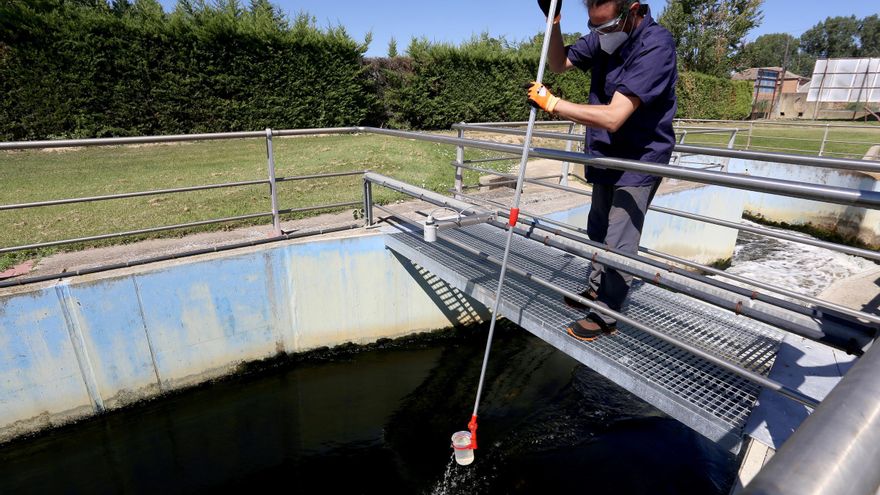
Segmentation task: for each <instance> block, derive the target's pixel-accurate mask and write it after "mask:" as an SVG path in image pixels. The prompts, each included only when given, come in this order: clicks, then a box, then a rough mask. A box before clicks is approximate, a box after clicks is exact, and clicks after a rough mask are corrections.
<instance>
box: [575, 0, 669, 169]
mask: <svg viewBox="0 0 880 495" xmlns="http://www.w3.org/2000/svg"><path fill="white" fill-rule="evenodd" d="M566 54H567V56H568V60H570V61H571V63H572V64H573V65H574V66H575V67H577V68H579V69H581V70H583V71H589V70H592V78H591V82H590V104H592V105H607V104H608V103H610V102H611V97H612V96H614V93H615V91H616V92H620V93H622V94H624V95H628V96H636V97H638V98H639V100H641V104H640V105H639V108H637V109H636V111H635V112H634V113H633V114H632V115H631V116H630V117H629V119H627V121H626V122H625V123H624V124H623V126H621V128H620V129H618V130H617V132H615V133H610V132H608V131H606V130H603V129H597V128H587V135H586V140H585V144H586V146H585V148H584V150H585V151H586V153H588V154H591V155H594V156H605V157H614V158H627V159H631V160H640V161H643V162H652V163H662V164H664V165H665V164H668V163H669V159H670V158H671V157H672V148H673V147H674V146H675V132H674V131H673V129H672V119H673V118H674V117H675V110H676V107H677V105H676V98H675V83H676V81H677V80H678V69H677V67H676V57H675V42H674V41H673V40H672V35H671V34H670V33H669V31H667V30H666V28H664V27H663V26H661V25H659V24H657V23H656V22H654V19H653V18H652V17H651V13H650V11H648V12H647V13H646V15H645V18H644V19H643V20H642V22H641V24H639V27H637V28H636V29H635V30H634V31H633V32H632V34H630V36H629V38H628V39H627V40H626V42H624V44H623V45H621V47H620V48H618V50H617V51H616V52H615V53H613V54H611V55H609V54H607V53H605V52H604V51H602V49H601V48H600V47H599V35H598V34H592V33H591V34H588V35H586V36H584V37H582V38H580V39H579V40H577V41H576V42H575V43H574V44H573V45H570V46H567V47H566ZM587 180H589V181H590V182H593V183H595V184H614V185H618V186H647V185H651V184H653V183H654V182H656V181H658V180H659V178H658V177H654V176H651V175H645V174H638V173H635V172H623V171H621V170H613V169H605V168H601V167H587Z"/></svg>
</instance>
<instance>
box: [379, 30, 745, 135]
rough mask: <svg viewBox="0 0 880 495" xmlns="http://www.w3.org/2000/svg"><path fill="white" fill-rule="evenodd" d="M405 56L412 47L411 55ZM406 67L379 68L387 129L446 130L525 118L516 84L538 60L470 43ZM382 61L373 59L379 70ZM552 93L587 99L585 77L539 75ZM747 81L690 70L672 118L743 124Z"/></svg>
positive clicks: (430, 50) (416, 58)
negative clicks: (457, 125)
mask: <svg viewBox="0 0 880 495" xmlns="http://www.w3.org/2000/svg"><path fill="white" fill-rule="evenodd" d="M411 51H412V50H411ZM383 60H386V61H387V60H388V59H383ZM407 60H408V62H407V63H405V64H400V63H399V64H398V65H397V66H396V68H395V69H394V70H388V69H386V73H385V75H384V76H383V81H384V84H385V90H384V95H383V97H384V98H385V109H386V114H385V120H386V121H387V122H388V123H389V125H391V126H394V127H405V128H416V129H445V128H448V127H449V126H450V125H452V124H454V123H456V122H460V121H471V122H476V121H515V120H525V119H527V118H528V112H529V107H528V106H526V105H525V104H524V100H525V98H524V91H523V90H522V88H521V83H524V82H528V81H530V80H532V79H533V78H534V72H535V67H537V65H538V57H537V56H534V54H532V55H524V54H522V53H521V52H520V51H516V50H507V51H497V50H488V49H481V48H474V47H469V46H464V47H458V48H456V47H449V46H435V47H427V48H421V49H418V50H416V51H415V53H413V57H412V58H411V59H407ZM383 63H387V62H377V61H373V64H374V65H376V64H378V65H382V64H383ZM545 79H546V82H547V85H548V86H549V87H550V88H551V89H552V90H553V92H554V94H556V95H557V96H560V97H562V98H565V99H567V100H571V101H575V102H581V103H585V102H587V101H588V95H589V87H590V77H589V75H588V74H586V73H584V72H581V71H578V70H571V71H568V72H566V73H565V74H552V73H550V72H549V71H548V72H547V75H546V77H545ZM751 91H752V90H751V84H750V83H749V82H748V81H732V80H730V79H721V78H717V77H712V76H708V75H705V74H700V73H695V72H682V73H680V74H679V83H678V86H677V88H676V92H677V95H678V114H677V117H679V118H701V119H743V118H747V117H748V116H749V112H750V110H751V102H752V94H751Z"/></svg>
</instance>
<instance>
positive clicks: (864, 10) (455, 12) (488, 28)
mask: <svg viewBox="0 0 880 495" xmlns="http://www.w3.org/2000/svg"><path fill="white" fill-rule="evenodd" d="M160 2H161V3H162V5H163V6H164V7H165V10H171V9H173V7H174V5H175V4H176V0H160ZM242 3H244V4H247V0H242ZM272 3H274V4H275V5H278V6H280V7H281V8H282V9H283V10H284V11H285V12H286V13H287V15H288V17H290V18H293V17H294V16H296V14H297V13H298V12H302V11H304V12H308V13H309V14H311V15H312V16H314V17H316V18H317V20H318V25H319V26H322V27H323V26H328V25H333V26H335V25H342V26H344V27H345V29H346V31H348V33H349V34H350V35H351V36H352V37H353V38H354V39H356V40H363V39H364V37H365V35H366V33H368V32H372V33H373V41H372V43H370V47H369V49H368V51H367V53H366V55H367V56H372V57H380V56H385V55H387V53H388V42H389V40H390V39H391V38H392V37H394V38H395V39H396V40H397V46H398V50H399V51H400V52H401V53H402V52H403V51H404V50H405V49H406V46H407V44H408V43H409V40H410V39H411V38H412V37H426V38H428V39H429V40H432V41H442V42H451V43H460V42H462V41H465V40H468V39H470V38H471V36H473V35H479V34H480V33H483V32H488V33H489V34H490V35H491V36H496V37H497V36H504V37H506V38H507V39H508V40H511V41H522V40H525V39H528V38H531V37H532V36H533V35H535V34H537V33H539V32H543V30H544V20H543V18H542V15H541V13H540V10H539V9H538V7H537V2H536V1H535V0H434V1H424V0H422V1H403V0H367V1H364V0H272ZM647 3H648V4H649V5H651V10H652V12H653V14H654V15H655V16H656V15H659V13H660V11H661V10H662V7H663V6H664V5H665V4H666V2H665V1H662V0H656V1H654V2H653V3H652V2H647ZM763 11H764V22H763V24H762V25H761V26H759V27H758V28H756V29H754V30H753V31H752V32H751V33H749V35H748V39H749V40H753V39H754V38H756V37H757V36H760V35H761V34H765V33H789V34H792V35H794V36H800V35H801V34H802V33H803V32H804V31H806V30H807V29H809V28H810V27H812V26H813V25H815V24H816V23H817V22H819V21H821V20H823V19H825V18H826V17H834V16H839V15H840V16H849V15H855V16H856V17H865V16H868V15H872V14H877V13H880V7H878V6H877V4H876V0H836V1H834V2H829V1H828V0H798V1H793V0H765V1H764V6H763ZM586 24H587V13H586V9H585V8H584V6H583V3H582V2H581V1H580V0H577V1H575V0H568V1H566V2H564V3H563V11H562V29H563V31H564V32H585V31H586Z"/></svg>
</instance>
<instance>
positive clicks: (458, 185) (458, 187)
mask: <svg viewBox="0 0 880 495" xmlns="http://www.w3.org/2000/svg"><path fill="white" fill-rule="evenodd" d="M462 124H464V122H462ZM458 139H464V129H459V130H458ZM455 163H457V164H458V165H464V145H461V144H460V145H458V146H457V147H456V148H455ZM461 176H462V168H461V167H455V192H456V195H455V199H460V197H459V194H461V192H462V191H463V188H464V185H463V184H462V178H461Z"/></svg>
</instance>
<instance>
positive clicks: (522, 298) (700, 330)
mask: <svg viewBox="0 0 880 495" xmlns="http://www.w3.org/2000/svg"><path fill="white" fill-rule="evenodd" d="M393 232H394V233H389V235H387V236H386V241H385V243H386V245H387V246H388V247H389V248H390V249H392V250H394V251H396V252H398V253H399V254H401V255H402V256H404V257H406V258H408V259H409V260H411V261H413V262H414V263H417V264H418V265H421V266H422V267H424V268H425V269H427V270H429V271H431V272H432V273H434V274H435V275H437V276H438V277H440V278H442V279H444V280H446V281H447V282H448V283H449V284H450V285H453V286H455V287H457V288H458V289H459V290H462V291H463V292H465V293H467V294H469V295H470V296H472V297H474V298H475V299H477V300H478V301H480V302H482V303H483V304H484V305H486V306H489V307H491V305H492V302H493V300H494V298H495V289H496V287H497V284H498V270H499V269H498V267H497V266H495V265H494V264H490V263H486V262H484V261H483V260H480V259H478V258H475V257H474V256H473V255H471V254H470V253H468V252H466V251H463V250H461V249H459V248H456V247H455V246H453V245H452V244H450V243H446V242H443V237H446V236H448V237H450V238H454V239H455V240H457V241H460V242H463V243H467V244H468V245H470V246H472V247H473V248H475V249H479V250H480V251H482V252H484V253H487V254H491V255H493V256H497V257H499V258H500V257H501V255H502V253H503V251H504V241H505V238H504V234H505V232H504V231H503V230H501V229H499V228H497V227H493V226H490V225H473V226H470V227H464V228H459V229H451V230H444V231H443V232H442V233H441V235H440V236H439V239H438V242H435V243H430V244H429V243H426V242H424V241H423V240H422V236H421V233H420V232H416V233H413V232H403V231H399V230H395V231H393ZM509 262H510V263H511V264H512V265H513V266H516V267H518V268H520V269H523V270H527V271H529V272H531V273H532V274H534V275H535V276H536V277H540V278H543V279H545V280H548V281H550V282H552V283H553V284H554V285H557V286H559V287H562V288H564V289H567V290H569V291H572V292H580V291H582V290H583V289H584V287H585V282H586V280H587V274H588V273H589V269H590V268H589V266H590V263H589V262H588V261H586V260H583V259H581V258H577V257H575V256H573V255H571V254H568V253H565V252H563V251H560V250H557V249H555V248H552V247H548V246H545V245H543V244H541V243H538V242H535V241H532V240H529V239H525V238H522V237H519V236H514V238H513V243H512V245H511V251H510V259H509ZM499 312H500V313H501V316H504V317H506V318H508V319H509V320H511V321H513V322H515V323H517V324H519V325H520V326H522V327H523V328H525V329H526V330H528V331H530V332H532V333H533V334H535V335H536V336H538V337H539V338H541V339H543V340H545V341H547V342H549V343H550V344H552V345H554V346H555V347H556V348H558V349H560V350H561V351H563V352H565V353H566V354H568V355H570V356H572V357H573V358H575V359H577V360H578V361H580V362H581V363H583V364H585V365H587V366H589V367H590V368H592V369H594V370H595V371H597V372H599V373H601V374H602V375H604V376H605V377H607V378H609V379H610V380H612V381H614V382H615V383H617V384H618V385H620V386H622V387H623V388H625V389H627V390H629V391H630V392H632V393H633V394H635V395H636V396H638V397H640V398H642V399H643V400H645V401H647V402H649V403H650V404H652V405H654V406H655V407H657V408H658V409H660V410H662V411H664V412H665V413H667V414H669V415H670V416H672V417H674V418H675V419H677V420H679V421H681V422H682V423H684V424H686V425H687V426H689V427H691V428H693V429H694V430H696V431H697V432H699V433H701V434H703V435H705V436H706V437H707V438H709V439H711V440H713V441H715V442H718V443H719V444H721V445H722V446H723V447H725V448H727V449H730V450H732V451H737V450H738V449H739V446H740V443H741V440H742V429H743V427H744V426H745V423H746V420H747V419H748V417H749V414H750V412H751V409H752V407H753V406H754V403H755V400H756V399H757V396H758V393H759V392H760V387H759V386H757V385H755V384H753V383H751V382H749V381H747V380H745V379H743V378H741V377H739V376H737V375H734V374H733V373H730V372H728V371H726V370H723V369H721V368H719V367H717V366H715V365H713V364H711V363H709V362H707V361H705V360H703V359H701V358H699V357H696V356H694V355H692V354H690V353H688V352H686V351H683V350H681V349H679V348H678V347H675V346H673V345H671V344H668V343H666V342H664V341H662V340H660V339H657V338H656V337H652V336H650V335H648V334H645V333H644V332H641V331H639V330H636V329H634V328H632V327H629V326H627V325H619V326H618V330H619V331H618V333H617V334H616V335H614V336H605V337H602V338H600V339H597V340H595V341H593V342H589V343H584V342H580V341H577V340H575V339H573V338H571V337H570V336H569V335H567V334H566V333H565V328H566V326H567V324H568V323H570V322H571V321H572V320H575V319H578V318H581V317H583V313H582V312H579V311H577V310H574V309H572V308H569V307H568V306H566V305H565V304H564V303H563V302H562V299H561V297H560V296H559V295H558V294H557V293H555V292H553V291H552V290H549V289H547V288H545V287H542V286H540V285H538V284H536V283H534V282H531V281H529V280H528V279H526V278H525V277H521V276H519V275H516V274H513V273H510V272H508V275H507V279H506V281H505V286H504V291H503V294H502V301H501V305H500V309H499ZM622 312H623V313H624V314H625V315H627V316H629V317H630V318H633V319H635V320H637V321H639V322H642V323H644V324H646V325H648V326H650V327H652V328H654V329H656V330H658V331H662V332H665V333H667V334H669V335H672V336H675V337H676V338H678V339H680V340H683V341H686V342H688V343H689V344H691V345H694V346H697V347H699V348H701V349H703V350H705V351H707V352H710V353H712V354H714V355H716V356H719V357H721V358H723V359H725V360H727V361H730V362H732V363H735V364H738V365H740V366H743V367H745V368H747V369H749V370H751V371H754V372H756V373H760V374H764V375H766V374H767V373H768V372H769V370H770V368H771V366H772V365H773V360H774V359H775V356H776V353H777V350H778V348H779V343H780V341H781V340H782V336H783V334H782V332H780V331H778V330H776V329H774V328H772V327H769V326H767V325H764V324H762V323H759V322H756V321H753V320H750V319H748V318H745V317H743V316H738V315H735V314H734V313H732V312H729V311H726V310H723V309H720V308H717V307H714V306H710V305H708V304H705V303H703V302H701V301H697V300H695V299H693V298H691V297H689V296H686V295H683V294H679V293H674V292H671V291H668V290H665V289H662V288H659V287H655V286H652V285H648V284H645V283H642V282H641V281H639V280H635V281H634V282H633V287H632V290H631V292H630V296H629V298H628V300H627V303H626V304H625V305H624V307H623V310H622Z"/></svg>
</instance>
